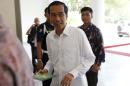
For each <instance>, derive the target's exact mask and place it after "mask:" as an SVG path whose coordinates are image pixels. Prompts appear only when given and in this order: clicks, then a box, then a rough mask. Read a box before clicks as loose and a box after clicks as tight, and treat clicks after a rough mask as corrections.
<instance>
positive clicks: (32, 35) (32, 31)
mask: <svg viewBox="0 0 130 86" xmlns="http://www.w3.org/2000/svg"><path fill="white" fill-rule="evenodd" d="M39 25H40V21H39V18H38V17H36V18H35V19H34V24H33V25H32V26H31V27H30V28H29V29H28V31H27V33H26V34H27V35H28V37H27V38H28V39H27V43H29V44H30V46H31V52H32V65H33V73H35V72H36V59H37V41H36V40H37V34H36V33H37V28H38V26H39Z"/></svg>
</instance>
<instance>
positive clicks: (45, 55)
mask: <svg viewBox="0 0 130 86" xmlns="http://www.w3.org/2000/svg"><path fill="white" fill-rule="evenodd" d="M47 61H48V55H47V53H43V56H42V62H43V64H46V63H47ZM51 81H52V79H49V80H45V81H43V82H42V85H43V86H50V84H51Z"/></svg>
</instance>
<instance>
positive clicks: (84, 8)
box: [80, 7, 93, 14]
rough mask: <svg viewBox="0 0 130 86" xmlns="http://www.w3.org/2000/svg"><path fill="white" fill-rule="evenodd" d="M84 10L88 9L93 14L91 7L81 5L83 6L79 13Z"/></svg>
mask: <svg viewBox="0 0 130 86" xmlns="http://www.w3.org/2000/svg"><path fill="white" fill-rule="evenodd" d="M84 11H89V12H90V13H91V14H93V10H92V8H90V7H83V8H82V9H81V10H80V12H81V13H82V12H84Z"/></svg>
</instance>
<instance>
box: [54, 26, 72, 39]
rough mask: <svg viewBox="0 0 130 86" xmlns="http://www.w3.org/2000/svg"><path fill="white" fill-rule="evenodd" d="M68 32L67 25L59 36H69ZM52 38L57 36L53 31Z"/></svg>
mask: <svg viewBox="0 0 130 86" xmlns="http://www.w3.org/2000/svg"><path fill="white" fill-rule="evenodd" d="M69 31H70V28H69V27H68V25H66V26H65V28H64V30H63V33H62V34H61V35H65V36H69ZM54 36H57V34H56V32H55V31H54Z"/></svg>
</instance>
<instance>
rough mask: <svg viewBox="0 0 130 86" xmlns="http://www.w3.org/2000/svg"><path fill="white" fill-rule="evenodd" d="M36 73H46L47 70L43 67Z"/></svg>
mask: <svg viewBox="0 0 130 86" xmlns="http://www.w3.org/2000/svg"><path fill="white" fill-rule="evenodd" d="M38 73H40V74H47V73H48V70H47V69H43V70H41V69H40V70H39V71H38Z"/></svg>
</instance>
